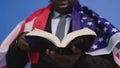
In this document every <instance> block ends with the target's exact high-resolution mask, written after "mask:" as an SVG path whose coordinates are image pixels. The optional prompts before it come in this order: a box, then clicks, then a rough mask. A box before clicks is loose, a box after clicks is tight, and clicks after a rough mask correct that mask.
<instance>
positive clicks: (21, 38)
mask: <svg viewBox="0 0 120 68" xmlns="http://www.w3.org/2000/svg"><path fill="white" fill-rule="evenodd" d="M27 33H28V32H25V33H23V34H21V35H20V36H19V38H18V40H17V45H18V47H19V48H20V49H21V50H23V51H26V52H29V51H30V47H29V44H28V43H27V42H26V39H25V35H26V34H27Z"/></svg>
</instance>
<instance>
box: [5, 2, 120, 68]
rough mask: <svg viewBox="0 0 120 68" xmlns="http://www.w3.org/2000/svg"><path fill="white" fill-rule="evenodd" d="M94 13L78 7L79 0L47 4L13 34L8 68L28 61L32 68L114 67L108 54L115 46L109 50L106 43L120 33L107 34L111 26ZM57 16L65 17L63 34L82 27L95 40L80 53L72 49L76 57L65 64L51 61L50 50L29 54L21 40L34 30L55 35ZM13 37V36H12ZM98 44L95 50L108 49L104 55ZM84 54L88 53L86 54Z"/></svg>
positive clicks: (115, 67)
mask: <svg viewBox="0 0 120 68" xmlns="http://www.w3.org/2000/svg"><path fill="white" fill-rule="evenodd" d="M93 13H94V12H93V11H92V10H90V9H88V8H87V7H82V6H80V4H79V3H78V0H51V4H50V5H48V6H47V7H46V8H43V9H40V10H38V11H36V12H35V13H33V14H32V15H31V16H30V17H28V18H27V19H26V20H25V21H24V22H22V26H19V27H16V30H15V31H16V32H17V33H16V34H17V35H15V37H14V38H13V39H12V40H13V41H12V40H11V42H12V43H11V45H10V47H9V50H8V52H7V55H6V61H7V66H8V68H24V67H25V65H26V63H27V62H28V61H29V60H30V61H31V62H32V65H31V67H32V68H61V67H62V68H117V64H116V63H115V62H114V60H113V56H112V53H111V51H110V50H111V49H112V50H113V48H114V47H115V46H113V45H111V47H110V45H109V43H108V40H109V39H110V36H112V35H115V34H117V35H118V38H119V37H120V33H119V31H118V30H116V31H114V32H113V33H111V34H110V30H109V29H107V28H108V27H109V28H112V27H113V26H112V25H109V24H110V23H108V22H107V21H106V20H104V19H103V18H100V17H99V16H98V15H97V14H96V13H94V15H93ZM60 15H67V18H66V20H67V21H66V26H65V33H64V35H66V34H67V33H69V32H71V31H75V30H78V29H82V28H84V27H87V28H89V29H91V30H94V31H95V32H96V34H97V38H96V40H95V42H94V44H93V45H91V48H90V49H87V50H85V49H84V48H86V47H84V48H83V49H81V50H82V51H81V50H80V51H79V49H78V48H76V47H72V49H71V51H72V52H73V54H74V53H76V52H77V56H76V57H74V56H71V55H68V56H67V57H68V58H70V59H71V58H72V59H73V58H74V60H70V59H69V60H70V61H68V62H66V63H65V64H62V63H59V62H60V60H59V59H56V58H54V56H53V55H52V53H54V52H52V51H49V50H50V49H46V53H45V52H41V51H39V48H38V49H36V50H33V51H31V48H29V45H28V43H27V42H26V40H25V37H24V36H25V34H26V33H27V32H29V31H32V30H33V29H35V28H38V29H41V30H45V31H48V32H51V33H52V34H54V35H56V32H57V25H58V23H59V21H60ZM105 24H107V27H105ZM108 25H109V26H108ZM18 28H19V30H18ZM17 30H18V31H17ZM103 30H104V31H103ZM114 30H115V28H114ZM100 32H101V33H100ZM13 33H15V32H13ZM12 36H14V35H13V34H12ZM8 39H10V38H8ZM104 41H106V42H104ZM109 41H110V40H109ZM9 44H10V43H9ZM97 44H99V45H100V46H98V47H101V49H102V48H103V49H104V48H106V47H107V45H108V48H110V49H109V50H108V51H105V52H104V51H102V50H101V49H99V48H97V46H96V47H95V45H97ZM74 50H75V51H74ZM97 50H98V51H97ZM86 51H89V52H87V53H86ZM51 52H52V53H51ZM49 53H50V54H49ZM29 54H30V55H29ZM80 54H81V55H80ZM92 55H94V56H92ZM56 56H57V57H59V56H60V59H61V56H63V55H60V54H58V55H56ZM63 59H64V56H63ZM66 59H67V58H66ZM61 60H62V59H61ZM57 61H58V62H57ZM73 61H74V62H73ZM64 62H65V61H64ZM71 62H73V63H71ZM68 63H69V64H68Z"/></svg>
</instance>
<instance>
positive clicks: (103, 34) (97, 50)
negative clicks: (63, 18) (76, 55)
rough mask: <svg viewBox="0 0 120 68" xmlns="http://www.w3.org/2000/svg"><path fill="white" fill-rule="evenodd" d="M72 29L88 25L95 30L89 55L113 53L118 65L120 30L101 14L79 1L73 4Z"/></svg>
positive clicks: (119, 63)
mask: <svg viewBox="0 0 120 68" xmlns="http://www.w3.org/2000/svg"><path fill="white" fill-rule="evenodd" d="M72 19H73V23H77V24H78V23H79V24H78V25H79V26H78V25H76V24H75V25H74V24H73V26H75V28H73V30H77V29H79V28H84V27H88V28H90V29H92V30H93V31H95V32H96V34H97V38H96V39H95V41H94V43H93V45H92V46H91V48H90V50H89V52H86V54H90V55H93V56H95V55H104V54H110V53H111V52H112V53H113V56H114V60H115V62H116V63H117V64H118V65H119V66H120V31H119V30H118V29H117V28H115V27H114V26H113V25H112V24H110V23H109V22H108V21H107V20H106V19H104V18H103V17H102V16H100V15H98V14H97V13H96V12H94V11H92V10H91V9H89V8H88V7H86V6H81V5H80V4H79V3H77V4H76V5H75V7H74V8H73V12H72Z"/></svg>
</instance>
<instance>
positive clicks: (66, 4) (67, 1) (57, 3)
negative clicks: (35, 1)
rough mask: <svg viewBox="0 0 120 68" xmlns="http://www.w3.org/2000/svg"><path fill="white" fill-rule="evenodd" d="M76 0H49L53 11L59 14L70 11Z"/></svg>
mask: <svg viewBox="0 0 120 68" xmlns="http://www.w3.org/2000/svg"><path fill="white" fill-rule="evenodd" d="M76 1H77V0H51V3H52V5H53V9H54V10H55V11H57V12H59V13H61V14H68V13H70V12H71V11H72V7H73V6H74V4H75V2H76Z"/></svg>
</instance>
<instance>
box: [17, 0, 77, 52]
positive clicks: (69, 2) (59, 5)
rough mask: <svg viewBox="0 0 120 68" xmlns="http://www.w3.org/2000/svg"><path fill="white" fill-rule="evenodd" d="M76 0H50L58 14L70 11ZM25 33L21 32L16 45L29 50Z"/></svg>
mask: <svg viewBox="0 0 120 68" xmlns="http://www.w3.org/2000/svg"><path fill="white" fill-rule="evenodd" d="M76 1H77V0H51V4H52V6H53V10H55V11H57V12H59V13H60V14H68V13H70V12H71V11H72V7H73V6H74V4H75V3H76ZM25 34H26V33H23V34H22V35H21V36H20V37H19V39H18V47H19V48H20V49H21V50H24V51H26V52H29V50H30V48H29V45H28V43H27V42H26V40H25V37H24V36H25Z"/></svg>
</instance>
